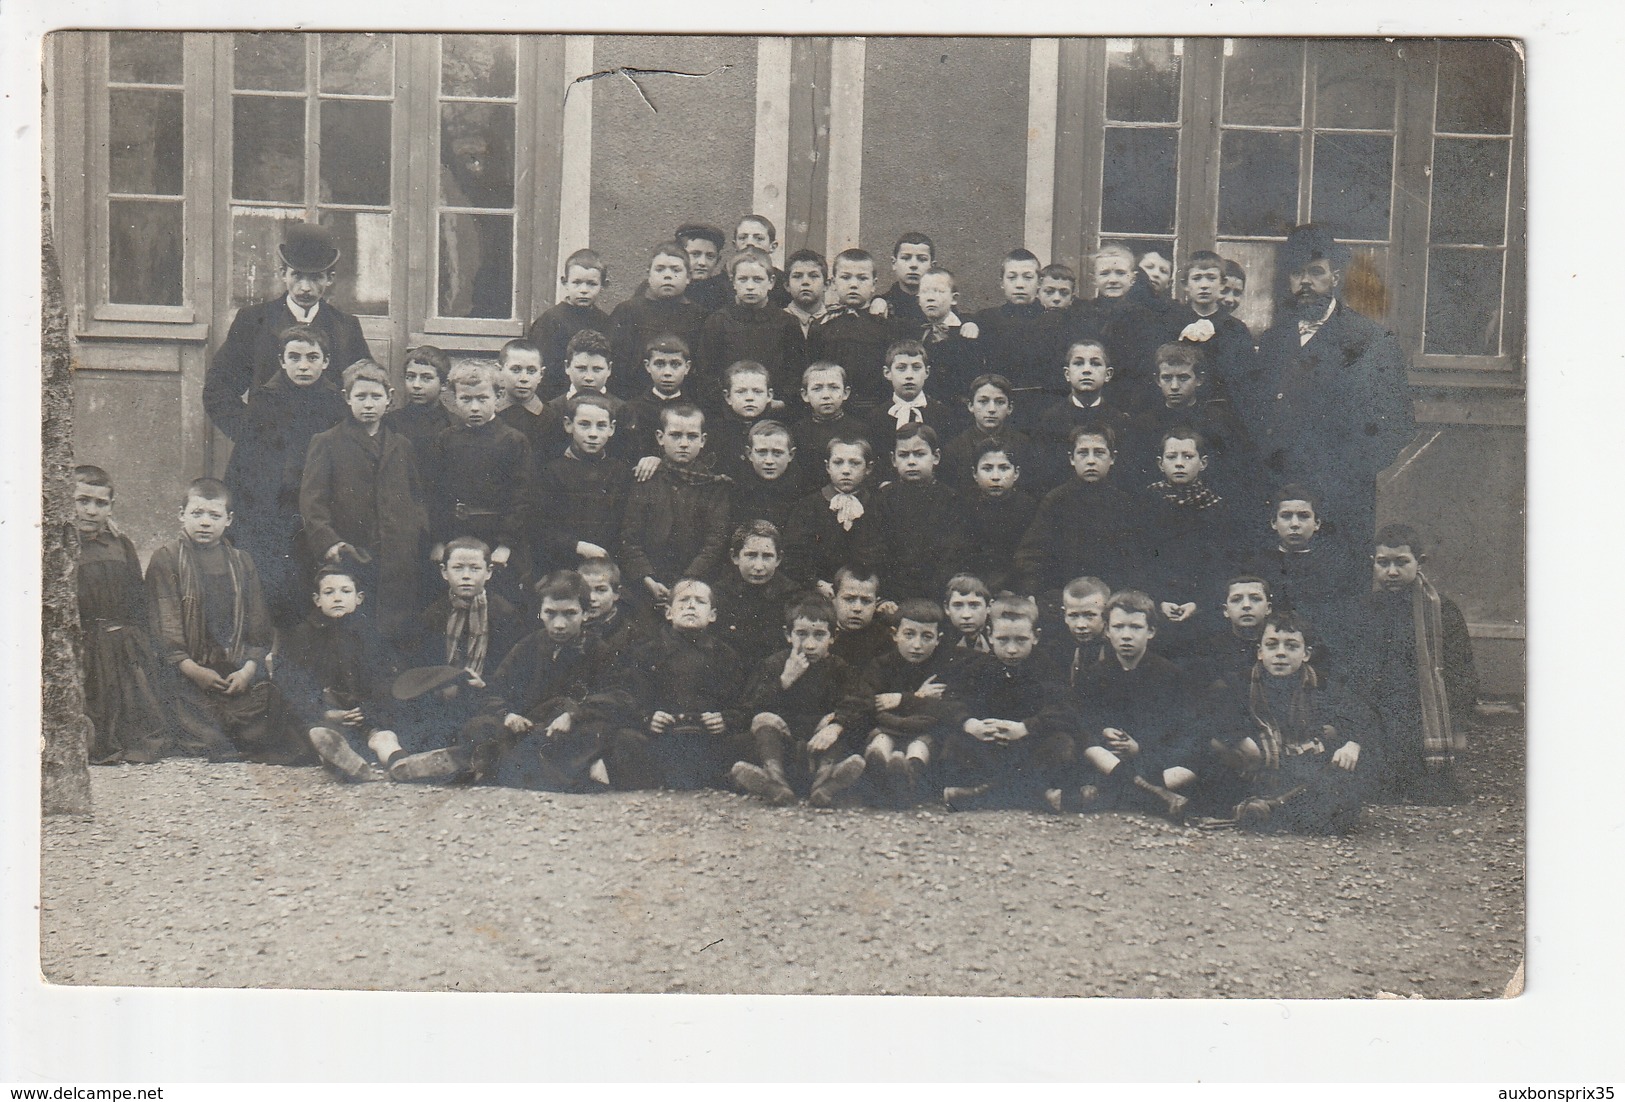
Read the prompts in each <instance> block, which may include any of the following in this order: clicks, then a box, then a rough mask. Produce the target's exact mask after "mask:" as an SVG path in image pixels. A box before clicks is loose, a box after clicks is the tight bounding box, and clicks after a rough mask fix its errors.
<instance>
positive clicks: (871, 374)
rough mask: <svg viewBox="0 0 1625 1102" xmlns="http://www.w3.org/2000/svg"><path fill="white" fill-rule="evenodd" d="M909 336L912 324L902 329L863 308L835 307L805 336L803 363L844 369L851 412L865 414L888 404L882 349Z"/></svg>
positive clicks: (912, 332) (910, 335) (883, 407)
mask: <svg viewBox="0 0 1625 1102" xmlns="http://www.w3.org/2000/svg"><path fill="white" fill-rule="evenodd" d="M913 336H914V330H913V328H912V327H910V328H908V329H904V328H902V327H901V326H899V325H896V324H895V323H893V322H891V321H889V320H887V319H886V318H881V317H876V316H875V315H873V314H871V313H869V312H868V311H867V309H864V310H857V309H854V308H850V307H848V308H844V309H841V308H836V309H832V310H830V311H829V312H828V313H826V314H825V315H824V316H823V317H822V318H821V319H819V321H818V324H816V325H814V326H813V328H812V332H811V333H810V334H809V335H808V351H807V362H808V363H813V362H815V361H818V360H828V361H829V362H831V363H838V364H840V365H841V366H842V367H844V368H846V382H847V385H848V386H850V387H851V388H852V399H851V401H852V404H853V405H854V406H855V407H856V409H855V410H854V412H855V413H857V414H859V415H860V416H868V415H869V414H870V413H872V411H874V410H876V409H880V410H882V411H883V410H885V408H886V407H887V406H889V405H891V384H890V383H888V382H886V377H885V376H884V375H882V374H881V373H880V369H881V368H882V367H884V366H885V363H886V349H887V348H888V347H889V346H890V345H891V343H892V342H893V341H897V340H902V339H903V338H904V337H910V338H912V337H913ZM797 389H798V390H799V389H800V388H799V387H798V388H797Z"/></svg>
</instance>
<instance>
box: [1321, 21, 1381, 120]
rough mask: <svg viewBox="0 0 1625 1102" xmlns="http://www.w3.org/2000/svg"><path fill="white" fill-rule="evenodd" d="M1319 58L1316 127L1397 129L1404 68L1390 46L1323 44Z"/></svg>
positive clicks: (1365, 43)
mask: <svg viewBox="0 0 1625 1102" xmlns="http://www.w3.org/2000/svg"><path fill="white" fill-rule="evenodd" d="M1317 46H1318V48H1317V49H1316V52H1315V126H1316V127H1318V128H1327V127H1331V128H1336V129H1353V130H1392V129H1393V128H1394V106H1395V88H1396V87H1397V82H1398V75H1399V66H1398V55H1397V53H1396V51H1395V47H1394V45H1393V44H1392V43H1389V42H1339V41H1331V42H1322V43H1318V44H1317Z"/></svg>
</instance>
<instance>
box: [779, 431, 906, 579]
mask: <svg viewBox="0 0 1625 1102" xmlns="http://www.w3.org/2000/svg"><path fill="white" fill-rule="evenodd" d="M873 457H874V452H873V450H872V449H871V448H870V447H869V441H868V440H866V439H863V438H861V437H859V438H857V439H845V438H842V437H839V436H837V437H835V438H834V439H832V440H831V441H830V442H829V451H828V455H827V457H826V458H825V460H824V470H825V471H826V473H827V474H828V477H829V483H828V485H826V486H825V487H824V488H823V489H821V490H816V491H814V492H813V493H810V494H808V495H807V496H806V497H804V498H802V499H801V500H800V501H798V502H796V505H795V508H793V509H791V510H790V519H789V521H788V522H787V523H786V525H785V532H784V542H785V549H786V550H787V551H788V552H789V555H788V556H787V558H786V561H785V565H784V570H785V571H786V573H788V574H789V576H790V577H791V578H792V579H793V580H795V581H796V582H798V583H800V584H801V585H803V586H808V587H811V586H814V585H817V584H819V583H820V582H829V581H831V580H832V579H833V578H834V577H835V571H836V570H838V569H840V568H841V567H842V566H846V565H848V564H850V563H856V562H878V561H879V560H880V556H881V553H882V552H883V551H884V549H885V540H884V537H883V535H882V532H881V528H880V524H879V522H878V521H877V520H876V516H875V510H876V505H875V500H874V497H873V496H872V495H871V494H870V493H869V491H868V490H867V489H866V488H865V486H864V482H865V481H866V480H867V479H868V477H869V468H870V464H871V463H872V462H873Z"/></svg>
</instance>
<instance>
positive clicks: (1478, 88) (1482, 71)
mask: <svg viewBox="0 0 1625 1102" xmlns="http://www.w3.org/2000/svg"><path fill="white" fill-rule="evenodd" d="M1517 64H1518V55H1517V53H1516V51H1514V50H1513V48H1512V46H1511V44H1510V43H1506V42H1441V43H1440V44H1439V99H1438V106H1437V112H1438V113H1437V116H1436V117H1435V120H1434V124H1433V128H1434V129H1435V130H1437V131H1439V132H1440V133H1444V134H1510V133H1512V88H1513V77H1514V74H1515V73H1516V72H1517V68H1516V67H1517Z"/></svg>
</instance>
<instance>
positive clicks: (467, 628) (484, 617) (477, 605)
mask: <svg viewBox="0 0 1625 1102" xmlns="http://www.w3.org/2000/svg"><path fill="white" fill-rule="evenodd" d="M490 642H491V601H490V598H489V597H487V596H486V595H485V593H484V592H483V591H482V592H481V593H480V594H479V596H477V597H475V598H474V599H473V600H472V601H470V602H468V604H466V605H464V606H462V607H461V608H459V607H458V605H457V602H456V601H453V602H452V605H451V615H450V616H447V617H446V665H448V666H461V667H462V668H463V669H465V670H467V671H468V672H469V673H471V674H473V675H474V676H475V677H480V676H483V671H484V670H485V650H486V647H487V646H489V645H490Z"/></svg>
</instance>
